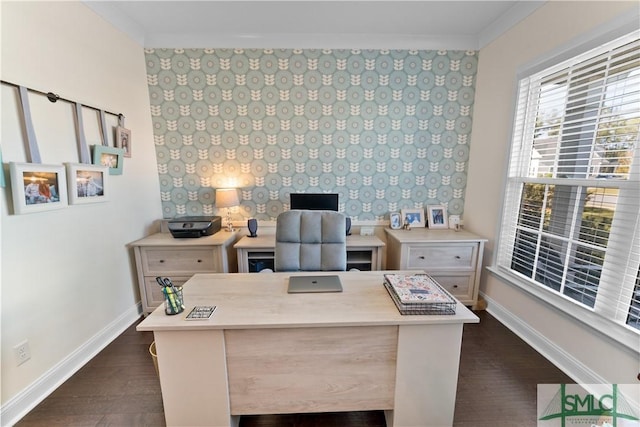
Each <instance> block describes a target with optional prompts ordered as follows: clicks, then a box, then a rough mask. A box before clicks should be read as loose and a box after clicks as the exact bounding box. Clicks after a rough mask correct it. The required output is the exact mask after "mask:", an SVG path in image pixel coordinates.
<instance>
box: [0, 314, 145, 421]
mask: <svg viewBox="0 0 640 427" xmlns="http://www.w3.org/2000/svg"><path fill="white" fill-rule="evenodd" d="M141 314H142V305H141V304H140V303H138V304H137V305H135V306H133V307H131V309H129V310H127V311H126V312H125V313H123V314H122V315H121V316H120V317H118V318H117V319H115V320H114V321H113V322H111V323H110V324H109V325H107V326H106V327H105V328H104V329H102V330H101V331H100V332H98V333H97V334H96V335H94V336H93V337H92V338H91V339H90V340H88V341H87V342H85V343H84V344H83V345H81V346H80V347H78V349H76V350H75V351H74V352H73V353H71V354H69V356H67V357H66V358H65V359H63V360H61V361H60V362H59V363H58V364H56V365H55V366H53V367H52V368H51V369H50V370H49V371H47V372H46V373H45V374H44V375H42V376H41V377H40V378H38V379H37V380H36V381H35V382H33V383H32V384H31V385H29V386H28V387H27V388H25V389H24V390H22V391H21V392H20V393H18V394H17V395H16V396H14V397H12V398H11V399H9V400H8V401H7V402H6V403H5V404H4V405H2V407H1V408H0V423H1V424H2V426H3V427H5V426H12V425H14V424H15V423H17V422H18V421H19V420H20V419H21V418H22V417H24V416H25V415H26V414H27V413H29V411H31V410H32V409H33V408H35V407H36V406H37V405H38V404H39V403H40V402H42V401H43V400H44V399H45V398H46V397H47V396H49V395H50V394H51V393H52V392H53V391H54V390H55V389H57V388H58V387H59V386H60V385H61V384H62V383H64V382H65V381H66V380H68V379H69V378H70V377H71V376H72V375H73V374H75V373H76V372H77V371H78V370H79V369H80V368H82V367H83V366H84V365H85V364H86V363H87V362H89V361H90V360H91V359H92V358H93V357H95V356H96V355H97V354H98V353H99V352H100V351H102V349H104V348H105V347H106V346H107V345H109V344H110V343H111V342H112V341H113V340H114V339H116V338H117V337H118V336H119V335H120V334H121V333H122V332H124V331H125V330H126V329H127V328H128V327H129V326H131V325H132V324H133V322H135V321H136V320H137V319H138V318H140V315H141Z"/></svg>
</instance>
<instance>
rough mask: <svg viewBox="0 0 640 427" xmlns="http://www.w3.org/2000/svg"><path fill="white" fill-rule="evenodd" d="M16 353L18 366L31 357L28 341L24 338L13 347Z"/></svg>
mask: <svg viewBox="0 0 640 427" xmlns="http://www.w3.org/2000/svg"><path fill="white" fill-rule="evenodd" d="M13 351H14V352H15V354H16V362H17V363H18V366H20V365H22V364H23V363H24V362H26V361H27V360H29V359H31V350H30V349H29V341H27V340H24V341H22V342H21V343H20V344H18V345H16V346H14V347H13Z"/></svg>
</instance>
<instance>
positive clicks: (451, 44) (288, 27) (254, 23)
mask: <svg viewBox="0 0 640 427" xmlns="http://www.w3.org/2000/svg"><path fill="white" fill-rule="evenodd" d="M83 3H84V4H86V5H87V6H88V7H89V8H91V9H92V10H94V11H95V12H96V13H97V14H98V15H100V16H102V17H103V18H104V19H106V20H107V21H108V22H110V23H111V24H112V25H114V26H115V27H116V28H118V29H120V30H122V31H124V32H125V33H127V34H129V35H130V36H131V37H132V38H133V39H134V40H136V41H137V42H138V43H140V44H141V45H143V46H144V47H166V48H223V47H234V48H362V49H366V48H373V49H464V50H467V49H468V50H478V49H480V48H481V47H483V46H484V45H486V44H488V43H489V42H491V40H493V39H494V38H495V37H497V36H499V35H500V34H502V33H503V32H504V31H506V30H508V29H509V28H510V27H511V26H512V25H514V24H516V23H517V22H519V21H520V20H522V19H523V18H525V17H526V16H527V15H529V14H530V13H532V12H533V11H534V10H536V9H537V8H538V7H539V6H540V5H542V4H543V3H544V1H522V0H519V1H508V0H499V1H458V0H448V1H447V0H441V1H436V0H433V1H395V0H392V1H365V0H357V1H339V0H338V1H335V0H334V1H313V0H286V1H270V0H257V1H255V0H254V1H248V0H234V1H218V0H213V1H147V0H136V1H129V0H120V1H113V0H109V1H95V0H83Z"/></svg>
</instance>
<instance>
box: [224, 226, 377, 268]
mask: <svg viewBox="0 0 640 427" xmlns="http://www.w3.org/2000/svg"><path fill="white" fill-rule="evenodd" d="M275 246H276V236H274V235H273V234H272V235H268V234H267V235H260V236H258V237H247V236H245V237H243V238H241V239H240V240H239V241H238V242H237V243H236V244H235V245H233V247H234V248H236V250H237V251H238V272H240V273H257V272H259V271H260V270H262V269H263V268H270V269H272V270H273V265H274V264H273V260H274V257H275ZM383 247H384V242H383V241H382V240H380V239H379V238H378V237H376V236H360V235H355V234H354V235H351V236H347V270H350V269H352V268H355V269H358V270H361V271H369V270H380V269H381V268H382V248H383Z"/></svg>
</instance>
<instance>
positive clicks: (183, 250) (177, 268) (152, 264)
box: [129, 231, 237, 315]
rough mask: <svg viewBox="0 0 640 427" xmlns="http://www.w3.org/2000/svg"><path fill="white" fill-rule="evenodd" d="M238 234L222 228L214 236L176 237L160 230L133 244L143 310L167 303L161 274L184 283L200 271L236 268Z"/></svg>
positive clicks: (215, 271) (225, 270)
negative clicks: (160, 280) (164, 299)
mask: <svg viewBox="0 0 640 427" xmlns="http://www.w3.org/2000/svg"><path fill="white" fill-rule="evenodd" d="M236 239H237V233H235V232H233V233H229V232H226V231H219V232H217V233H216V234H214V235H212V236H204V237H199V238H193V239H176V238H174V237H173V236H172V235H171V234H170V233H157V234H153V235H151V236H149V237H145V238H143V239H140V240H137V241H135V242H132V243H130V244H129V246H130V247H132V248H133V252H134V256H135V261H136V270H137V275H138V286H139V287H140V299H141V300H142V311H143V313H144V314H145V315H147V314H149V313H151V312H152V311H153V310H154V309H155V308H156V307H157V306H158V305H160V304H162V303H163V298H164V297H163V295H162V288H161V287H160V286H159V285H158V283H157V282H156V277H157V276H166V277H170V278H171V280H172V281H173V283H174V284H175V285H177V286H182V285H183V284H184V283H185V282H186V281H187V280H189V279H190V278H191V276H193V275H194V274H197V273H228V272H230V266H233V270H235V265H236V253H235V251H234V250H233V243H234V242H235V241H236Z"/></svg>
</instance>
